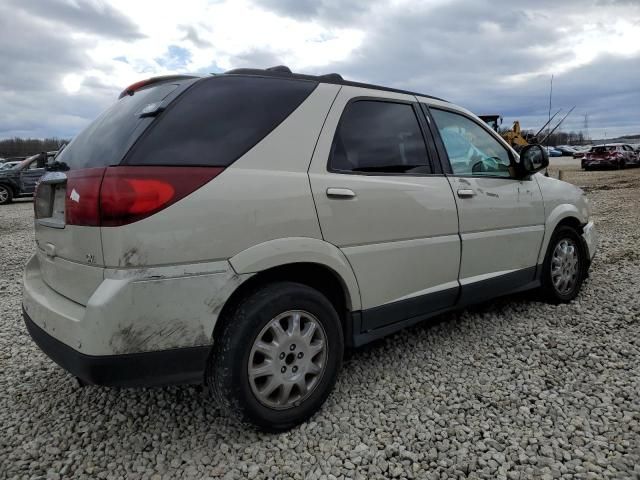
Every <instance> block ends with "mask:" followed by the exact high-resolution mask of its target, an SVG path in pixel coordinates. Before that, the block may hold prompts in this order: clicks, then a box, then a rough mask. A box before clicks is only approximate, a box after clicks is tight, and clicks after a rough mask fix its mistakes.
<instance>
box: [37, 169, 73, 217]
mask: <svg viewBox="0 0 640 480" xmlns="http://www.w3.org/2000/svg"><path fill="white" fill-rule="evenodd" d="M66 182H67V176H66V175H64V174H63V173H60V172H52V173H49V174H47V175H45V176H44V177H43V178H42V180H41V181H40V184H39V185H38V187H37V190H36V196H35V199H34V202H35V205H34V210H35V218H36V222H38V223H39V224H40V225H44V226H47V227H52V228H64V226H65V222H64V214H65V210H64V207H65V206H64V202H65V194H66Z"/></svg>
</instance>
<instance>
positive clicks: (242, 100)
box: [125, 75, 317, 167]
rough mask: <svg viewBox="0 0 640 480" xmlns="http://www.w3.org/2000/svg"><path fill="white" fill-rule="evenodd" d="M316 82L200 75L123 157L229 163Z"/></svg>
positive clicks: (131, 161)
mask: <svg viewBox="0 0 640 480" xmlns="http://www.w3.org/2000/svg"><path fill="white" fill-rule="evenodd" d="M316 86H317V82H313V81H307V80H294V79H282V78H268V77H249V76H233V75H229V76H219V77H211V78H207V79H204V80H200V81H199V82H198V83H196V84H195V85H194V86H193V87H192V88H190V89H189V90H188V91H187V92H186V93H185V94H184V95H182V96H180V98H179V99H178V100H177V101H176V102H174V103H173V104H172V105H171V106H170V107H169V108H168V109H167V110H166V111H165V112H163V113H162V114H161V115H160V117H159V118H158V120H157V121H156V122H155V123H154V124H153V125H152V127H151V128H150V129H149V130H148V132H147V133H146V134H145V135H144V137H143V138H142V139H141V140H140V142H138V144H137V145H136V146H135V147H134V148H133V149H132V151H131V153H130V154H129V155H128V157H127V158H126V160H125V163H126V164H129V165H193V166H196V165H199V166H220V167H226V166H229V165H230V164H231V163H233V162H234V161H235V160H237V159H238V158H240V157H241V156H242V155H244V154H245V153H246V152H247V151H248V150H250V149H251V148H252V147H253V146H254V145H256V144H257V143H258V142H259V141H260V140H262V139H263V138H264V137H265V136H267V135H268V134H269V133H270V132H271V131H272V130H273V129H274V128H276V127H277V126H278V125H279V124H280V123H282V121H284V120H285V119H286V118H287V117H288V116H289V115H290V114H291V113H292V112H293V111H294V110H295V109H296V108H298V106H300V104H301V103H302V102H303V101H304V100H305V99H306V98H307V97H308V96H309V95H310V94H311V92H312V91H313V90H314V89H315V87H316Z"/></svg>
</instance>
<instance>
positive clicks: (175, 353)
mask: <svg viewBox="0 0 640 480" xmlns="http://www.w3.org/2000/svg"><path fill="white" fill-rule="evenodd" d="M22 314H23V317H24V322H25V324H26V326H27V330H28V331H29V334H30V335H31V338H33V341H34V342H35V343H36V344H37V345H38V347H40V349H41V350H42V351H43V352H44V353H46V354H47V355H48V356H49V357H50V358H51V359H52V360H53V361H55V362H56V363H57V364H58V365H60V366H61V367H62V368H64V369H65V370H67V371H68V372H69V373H71V374H72V375H75V376H76V377H78V378H79V379H80V380H82V381H83V382H84V383H87V384H91V385H108V386H121V387H133V386H158V385H172V384H189V383H203V380H204V372H205V368H206V364H207V359H208V357H209V352H210V349H211V347H209V346H201V347H191V348H175V349H171V350H164V351H155V352H144V353H131V354H125V355H85V354H83V353H80V352H78V351H77V350H74V349H73V348H71V347H69V346H68V345H66V344H64V343H62V342H61V341H59V340H57V339H55V338H54V337H52V336H51V335H49V334H48V333H47V332H45V331H44V330H43V329H42V328H40V327H39V326H37V325H36V324H35V323H33V321H32V320H31V318H29V315H28V314H27V312H26V311H25V310H24V308H23V310H22Z"/></svg>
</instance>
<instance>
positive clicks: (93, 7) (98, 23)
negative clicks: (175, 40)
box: [9, 0, 142, 40]
mask: <svg viewBox="0 0 640 480" xmlns="http://www.w3.org/2000/svg"><path fill="white" fill-rule="evenodd" d="M9 3H10V4H11V6H12V8H13V9H16V8H17V9H21V10H23V11H25V12H28V13H29V14H30V15H33V16H34V17H39V18H41V19H45V20H46V21H48V22H51V23H55V24H57V26H64V27H67V28H68V27H71V28H73V29H74V30H75V31H79V32H84V33H89V34H92V35H99V36H104V37H115V38H121V39H129V40H134V39H139V38H141V37H142V34H141V33H140V32H139V31H138V28H137V27H136V25H135V24H134V23H133V22H132V21H131V20H129V19H128V18H127V17H125V16H124V15H123V14H122V13H120V12H119V11H118V10H116V9H115V8H113V7H112V6H111V5H109V4H108V3H106V2H104V1H100V0H76V1H72V0H47V1H45V2H43V1H40V0H9Z"/></svg>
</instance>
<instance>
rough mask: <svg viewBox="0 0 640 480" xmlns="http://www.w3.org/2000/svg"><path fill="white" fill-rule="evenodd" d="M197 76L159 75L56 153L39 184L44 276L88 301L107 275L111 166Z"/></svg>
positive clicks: (64, 292)
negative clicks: (105, 188) (106, 192)
mask: <svg viewBox="0 0 640 480" xmlns="http://www.w3.org/2000/svg"><path fill="white" fill-rule="evenodd" d="M194 81H196V80H195V79H193V78H181V79H171V80H168V81H159V82H156V83H153V84H151V85H147V86H142V87H140V86H138V87H139V88H140V89H139V90H135V91H129V92H127V91H125V92H123V95H122V96H121V98H119V99H118V101H117V102H115V103H114V104H113V105H112V106H111V107H109V108H108V109H107V110H106V111H105V112H104V113H103V114H102V115H100V116H99V117H98V118H97V119H96V120H95V121H94V122H92V123H91V124H90V125H89V126H88V127H87V128H86V129H85V130H83V131H82V132H81V133H80V134H79V135H77V136H76V137H75V138H74V139H73V141H72V142H71V143H69V145H68V146H67V147H66V148H64V149H63V150H62V151H61V152H60V153H59V154H58V155H57V157H55V159H54V162H53V163H51V164H50V165H49V166H48V167H47V169H48V172H47V173H46V174H45V175H44V176H43V177H42V178H41V180H40V183H39V184H38V187H37V190H36V194H35V200H34V209H35V218H36V219H35V236H36V244H37V255H38V258H39V260H40V267H41V272H42V276H43V280H44V281H45V282H46V283H47V285H48V286H49V287H51V288H52V289H53V290H55V291H57V292H58V293H60V294H61V295H63V296H65V297H67V298H69V299H71V300H73V301H75V302H77V303H80V304H82V305H86V303H87V301H88V299H89V297H90V296H91V294H92V293H93V292H94V291H95V290H96V288H97V287H98V286H99V285H100V283H101V282H102V280H103V278H104V268H103V267H104V256H103V250H102V240H101V233H100V227H99V221H98V217H99V212H98V209H99V205H98V197H99V194H100V188H101V185H102V178H103V176H104V175H105V172H106V169H107V167H109V166H114V165H119V164H120V162H121V161H122V159H123V158H124V156H125V154H126V153H127V151H128V150H129V149H130V148H131V146H132V145H133V144H134V143H135V141H136V140H137V139H138V138H139V137H140V135H141V134H142V132H144V131H145V130H146V129H147V127H149V125H150V124H151V123H152V122H153V121H154V118H155V116H156V114H157V113H158V112H161V111H162V110H163V109H164V108H166V106H167V105H168V104H169V103H170V102H171V101H173V99H175V98H176V97H177V96H178V95H179V94H180V93H181V92H182V91H184V90H186V89H187V88H188V87H189V86H190V85H191V84H192V83H194Z"/></svg>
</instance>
